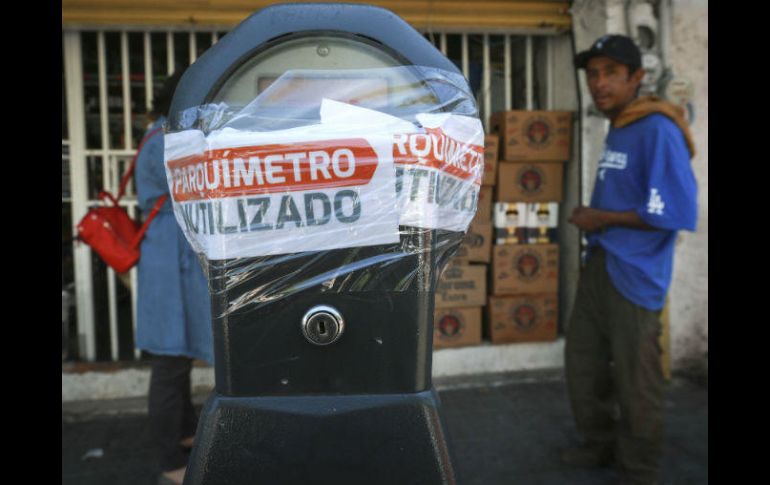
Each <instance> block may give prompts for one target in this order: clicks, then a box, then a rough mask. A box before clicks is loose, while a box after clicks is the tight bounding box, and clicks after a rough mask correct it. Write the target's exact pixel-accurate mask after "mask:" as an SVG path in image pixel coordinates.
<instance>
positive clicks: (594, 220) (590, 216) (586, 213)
mask: <svg viewBox="0 0 770 485" xmlns="http://www.w3.org/2000/svg"><path fill="white" fill-rule="evenodd" d="M605 212H606V211H602V210H599V209H592V208H590V207H576V208H575V210H573V211H572V216H570V218H569V219H567V221H568V222H571V223H572V224H575V225H576V226H577V227H578V229H580V230H581V231H585V232H594V231H598V230H600V229H601V228H603V227H604V226H605V221H604V218H603V215H604V214H605Z"/></svg>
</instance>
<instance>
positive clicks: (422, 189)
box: [165, 66, 484, 303]
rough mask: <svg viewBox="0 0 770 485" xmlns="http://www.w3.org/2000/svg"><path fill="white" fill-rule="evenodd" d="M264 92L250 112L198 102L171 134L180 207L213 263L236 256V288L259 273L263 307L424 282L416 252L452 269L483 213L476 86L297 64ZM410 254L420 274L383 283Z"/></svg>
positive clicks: (254, 298)
mask: <svg viewBox="0 0 770 485" xmlns="http://www.w3.org/2000/svg"><path fill="white" fill-rule="evenodd" d="M255 89H262V91H261V92H258V93H255V98H254V100H253V101H252V102H250V103H249V104H248V105H246V106H229V105H226V104H225V103H218V104H210V105H207V106H200V107H195V108H191V109H189V110H186V111H185V112H182V113H176V114H174V115H173V116H171V117H170V118H169V121H168V123H167V125H166V127H165V128H166V134H165V150H166V152H165V160H166V173H167V178H168V183H169V188H170V192H171V196H172V200H173V206H174V213H175V215H176V218H177V221H178V222H179V224H180V226H181V227H182V230H183V231H184V233H185V235H186V237H187V238H188V240H189V241H190V243H191V244H192V246H193V248H194V249H195V250H196V252H198V253H199V254H200V255H202V256H203V257H205V260H206V261H205V262H206V264H208V265H212V264H213V265H218V266H219V267H221V266H222V264H225V263H223V262H226V265H227V267H228V268H229V269H230V270H231V271H229V272H228V273H227V274H228V277H229V280H228V281H229V284H230V283H231V284H236V283H240V282H242V281H244V280H248V279H249V278H258V279H259V281H260V282H261V284H260V285H258V289H257V290H256V291H252V292H250V293H249V294H248V295H247V297H245V298H247V299H248V300H249V302H250V303H255V302H256V303H259V302H260V301H273V300H275V299H276V298H281V297H283V296H286V295H287V294H289V293H292V292H296V291H301V290H302V289H305V288H309V287H311V286H316V285H320V286H321V287H323V288H325V289H327V290H328V291H357V290H360V291H365V290H382V289H385V290H389V291H400V290H407V289H410V288H412V289H417V290H419V289H420V288H423V287H424V285H422V284H416V279H419V277H418V276H419V273H420V271H423V270H421V269H420V268H418V266H419V265H420V264H422V263H420V261H421V259H420V258H419V257H416V256H418V255H419V254H420V253H426V252H427V251H431V252H434V253H436V254H433V255H432V261H435V262H436V263H435V264H436V265H440V264H441V262H442V261H445V260H446V259H447V257H448V256H449V255H451V254H452V253H453V252H454V250H455V249H456V248H457V246H458V245H459V244H460V241H461V240H462V237H463V235H464V233H465V231H466V230H467V228H468V225H469V224H470V221H471V219H472V218H473V216H474V214H475V212H476V205H477V201H478V193H479V188H480V186H481V179H482V176H483V165H484V160H483V146H484V133H483V128H482V125H481V122H480V121H479V119H478V114H477V111H476V105H475V103H474V101H473V97H472V95H471V93H469V92H468V86H467V84H466V82H465V80H464V79H463V78H462V77H460V76H458V75H456V74H454V73H449V72H445V71H441V70H437V69H432V68H424V67H416V66H407V67H398V68H385V69H370V70H366V71H358V70H354V71H306V70H301V71H297V70H295V71H288V72H286V73H285V74H283V75H282V76H280V77H278V78H277V79H275V80H273V81H271V82H270V84H269V86H267V87H265V86H258V87H256V88H255ZM338 250H345V251H342V253H341V252H340V251H338ZM332 255H334V256H333V257H332ZM403 258H412V259H410V260H413V261H415V263H414V270H413V271H407V272H406V274H404V275H401V276H398V277H395V275H391V276H389V277H386V276H383V275H386V274H387V273H388V272H387V268H388V267H390V266H393V265H394V264H395V262H396V261H399V260H400V259H403ZM206 264H204V266H205V265H206ZM278 267H280V268H281V273H280V274H272V276H271V271H273V273H275V269H276V268H278ZM437 269H439V268H433V270H437ZM214 286H216V285H214ZM221 286H222V285H220V287H221ZM225 286H226V285H225Z"/></svg>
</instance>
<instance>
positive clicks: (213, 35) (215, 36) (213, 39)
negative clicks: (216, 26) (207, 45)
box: [211, 30, 219, 45]
mask: <svg viewBox="0 0 770 485" xmlns="http://www.w3.org/2000/svg"><path fill="white" fill-rule="evenodd" d="M217 42H219V34H217V31H216V30H215V31H213V32H212V33H211V45H214V44H216V43H217Z"/></svg>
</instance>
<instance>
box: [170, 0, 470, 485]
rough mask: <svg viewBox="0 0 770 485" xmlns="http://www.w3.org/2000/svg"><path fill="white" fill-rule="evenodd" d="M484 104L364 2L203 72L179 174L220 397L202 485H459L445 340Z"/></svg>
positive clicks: (173, 132)
mask: <svg viewBox="0 0 770 485" xmlns="http://www.w3.org/2000/svg"><path fill="white" fill-rule="evenodd" d="M468 91H469V89H468V87H467V83H466V81H465V80H464V79H463V78H462V76H461V74H460V73H459V71H458V70H457V68H456V67H455V66H454V65H453V64H452V63H451V62H450V61H449V60H448V59H446V58H445V57H444V56H443V55H441V54H440V52H439V51H437V50H436V49H435V48H434V47H433V46H432V45H431V44H430V43H429V42H427V41H426V40H425V39H424V38H423V37H422V36H421V35H420V34H419V33H418V32H416V31H415V30H414V29H413V28H411V27H410V26H409V25H408V24H406V23H405V22H404V21H403V20H401V19H400V18H398V17H397V16H396V15H394V14H393V13H392V12H389V11H387V10H384V9H381V8H377V7H371V6H363V5H352V4H301V5H298V4H284V5H278V6H273V7H269V8H266V9H264V10H262V11H260V12H258V13H256V14H254V15H252V16H250V17H249V18H248V19H246V20H245V21H244V22H243V23H242V24H240V25H239V26H238V27H237V28H235V29H234V30H233V31H231V32H230V33H229V34H228V35H227V36H225V37H224V38H222V39H221V40H220V42H218V43H217V44H215V45H214V46H212V48H211V49H210V50H209V51H207V52H206V53H205V54H204V55H202V56H201V57H199V58H198V60H197V61H196V62H195V63H194V64H193V65H192V66H191V67H190V68H189V69H188V70H187V72H186V73H185V75H184V76H183V78H182V79H181V81H180V83H179V86H178V88H177V91H176V93H175V95H174V99H173V101H172V106H171V111H170V112H171V116H170V117H169V123H168V125H167V130H166V131H167V134H166V168H167V171H168V176H169V183H170V185H171V187H172V195H173V200H174V210H175V214H176V216H177V220H178V221H179V223H180V225H181V226H182V228H183V231H184V232H185V235H186V236H187V237H188V240H190V241H191V243H192V244H193V247H194V248H196V251H198V252H199V253H200V254H202V255H203V256H202V258H203V259H202V261H203V263H204V266H205V269H206V274H207V277H208V279H209V285H210V286H209V287H210V292H211V301H212V321H213V335H214V355H215V378H216V385H215V389H214V392H213V393H212V395H211V397H210V398H209V399H208V400H207V402H206V403H205V405H204V408H203V411H202V414H201V417H200V421H199V425H198V430H197V433H196V439H195V445H194V447H193V450H192V453H191V457H190V462H189V465H188V469H187V474H186V477H185V484H187V485H193V484H194V485H198V484H222V483H228V484H235V485H238V484H252V483H298V484H299V483H303V484H305V483H367V484H379V483H382V484H395V483H414V484H422V485H431V484H453V483H455V476H454V471H453V468H452V464H451V458H450V449H449V447H448V444H447V441H446V437H445V435H444V426H443V422H442V417H441V411H440V410H441V405H440V400H439V398H438V395H437V393H436V391H435V389H434V388H433V385H432V381H431V363H432V337H433V328H432V325H433V304H434V290H435V288H436V282H437V279H438V271H439V269H440V268H441V267H442V266H443V265H444V263H446V260H447V258H448V256H449V255H451V253H452V252H453V251H454V249H456V248H457V246H458V245H459V243H460V240H461V239H462V235H463V233H464V231H465V230H466V229H467V226H468V224H469V222H470V220H471V218H472V216H473V213H474V212H475V204H476V200H477V197H478V184H480V177H481V171H480V169H481V168H483V159H482V165H481V166H478V156H476V153H477V152H478V153H482V152H483V148H482V145H483V133H481V132H480V130H481V128H480V127H481V124H480V121H479V120H478V115H477V111H476V107H475V103H474V101H473V97H472V95H470V94H469V93H468ZM458 140H459V141H458ZM478 140H482V141H481V142H479V141H478ZM429 144H430V145H429ZM406 152H409V154H406ZM416 152H419V155H414V153H416ZM399 157H400V158H399ZM409 157H412V158H409ZM437 158H440V159H441V160H443V162H442V163H438V161H437ZM450 158H452V160H451V163H450ZM354 161H355V163H354ZM474 161H475V163H476V164H475V165H474V164H473V163H470V162H474ZM335 177H337V178H335ZM344 177H351V179H353V180H354V181H353V182H351V181H350V180H346V179H344ZM409 177H411V178H409ZM292 178H293V180H294V181H295V182H301V183H298V184H297V185H296V186H293V187H292V186H290V185H289V183H288V182H287V181H288V180H291V179H292ZM249 184H251V185H249ZM270 184H273V185H270ZM423 200H425V201H429V202H430V204H432V205H431V207H430V208H428V207H427V205H425V204H427V202H426V203H425V204H423ZM271 211H272V212H271ZM276 214H277V218H276ZM270 217H273V219H270ZM228 218H229V219H228ZM279 229H281V230H283V231H284V232H279V231H278V230H279ZM282 234H285V236H284V235H282Z"/></svg>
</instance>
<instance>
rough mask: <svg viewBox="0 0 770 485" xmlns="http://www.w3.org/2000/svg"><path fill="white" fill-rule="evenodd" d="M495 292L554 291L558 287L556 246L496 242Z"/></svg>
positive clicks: (493, 282)
mask: <svg viewBox="0 0 770 485" xmlns="http://www.w3.org/2000/svg"><path fill="white" fill-rule="evenodd" d="M492 267H493V273H492V274H493V276H492V286H493V287H492V290H493V294H495V295H517V294H524V293H555V292H557V291H558V288H559V246H558V245H556V244H521V245H498V246H495V247H494V250H493V257H492Z"/></svg>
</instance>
